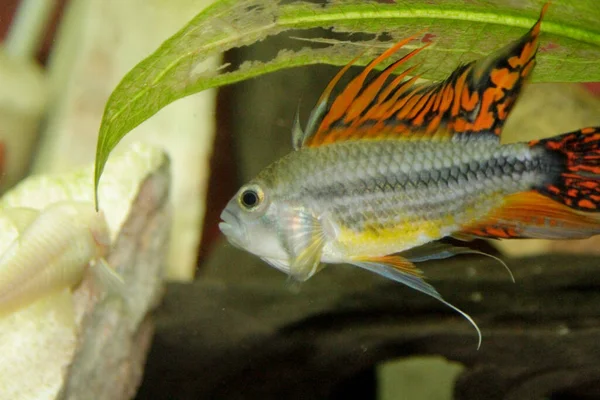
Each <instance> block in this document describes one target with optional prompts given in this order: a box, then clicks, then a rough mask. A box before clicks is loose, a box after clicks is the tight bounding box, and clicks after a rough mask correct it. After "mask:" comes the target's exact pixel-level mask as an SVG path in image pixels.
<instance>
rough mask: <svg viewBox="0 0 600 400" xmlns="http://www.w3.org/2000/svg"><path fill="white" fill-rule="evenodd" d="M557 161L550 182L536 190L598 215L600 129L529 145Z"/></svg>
mask: <svg viewBox="0 0 600 400" xmlns="http://www.w3.org/2000/svg"><path fill="white" fill-rule="evenodd" d="M529 145H530V146H531V147H532V148H533V149H536V148H540V147H541V148H544V149H545V150H546V151H547V152H548V155H549V156H550V157H554V158H555V159H556V164H557V171H556V172H555V176H553V177H552V180H551V181H550V182H549V183H547V184H545V185H543V186H541V187H539V188H536V190H537V191H538V192H539V193H541V194H543V195H545V196H548V197H550V198H551V199H553V200H555V201H557V202H559V203H561V204H564V205H566V206H568V207H569V208H572V209H574V210H579V211H584V212H600V126H598V127H590V128H583V129H580V130H577V131H573V132H569V133H565V134H563V135H559V136H556V137H552V138H548V139H543V140H534V141H532V142H529Z"/></svg>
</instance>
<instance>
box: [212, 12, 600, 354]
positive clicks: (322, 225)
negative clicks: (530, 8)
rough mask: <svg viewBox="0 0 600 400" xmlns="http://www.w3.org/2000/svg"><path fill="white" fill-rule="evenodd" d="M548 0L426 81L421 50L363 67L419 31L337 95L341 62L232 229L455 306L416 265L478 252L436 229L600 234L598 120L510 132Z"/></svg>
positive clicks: (235, 237) (293, 271)
mask: <svg viewBox="0 0 600 400" xmlns="http://www.w3.org/2000/svg"><path fill="white" fill-rule="evenodd" d="M547 6H548V5H546V6H544V8H543V10H542V13H541V15H540V18H539V20H538V21H537V23H536V24H535V25H534V26H533V27H532V28H531V29H530V30H529V32H527V34H525V35H524V36H523V37H522V38H520V39H519V40H517V41H515V42H514V43H512V44H510V45H509V46H507V47H505V48H503V49H501V50H499V51H498V52H496V53H494V54H492V55H491V56H489V57H487V58H485V59H483V60H479V61H474V62H471V63H469V64H466V65H463V66H460V67H458V68H457V69H456V70H455V71H454V72H453V73H452V74H451V75H450V76H449V77H448V78H447V79H446V80H445V81H443V82H439V83H434V84H429V83H427V84H418V83H417V82H416V80H417V79H418V76H414V75H413V76H412V77H411V78H407V76H408V75H409V74H411V73H412V72H413V69H414V68H409V69H408V70H406V71H404V72H403V73H401V74H399V75H398V76H397V77H395V78H393V79H389V78H390V76H391V74H392V73H393V72H394V71H395V70H396V69H397V68H398V67H399V66H400V65H402V64H403V63H404V62H405V61H406V60H408V59H409V58H411V57H413V56H414V55H416V54H417V53H419V52H420V51H421V50H422V49H423V48H418V49H416V50H413V51H412V52H410V53H408V54H407V55H405V56H404V57H402V58H401V59H399V60H398V61H396V62H394V63H392V64H391V65H389V66H388V67H387V68H386V69H384V70H383V71H381V72H379V73H378V74H377V75H376V76H375V77H374V78H372V79H371V80H369V81H367V76H368V75H369V73H370V72H372V70H373V69H374V68H375V67H376V66H377V65H379V64H380V63H381V62H383V61H384V60H386V59H388V58H389V57H390V56H391V55H393V54H394V53H395V52H396V51H397V50H398V49H399V48H401V47H402V46H404V45H406V44H407V43H408V42H409V41H411V40H412V39H413V38H408V39H405V40H402V41H401V42H400V43H398V44H396V45H395V46H393V47H392V48H390V49H389V50H387V51H385V52H384V53H383V54H382V55H380V56H379V57H377V58H376V59H375V60H374V61H372V62H371V63H370V64H369V65H368V66H367V67H366V68H365V69H364V70H363V71H362V72H361V73H360V74H359V75H358V76H356V77H355V78H354V79H353V80H352V81H351V82H350V83H349V84H348V85H347V86H346V87H345V88H344V89H343V90H342V92H341V93H340V94H339V95H338V96H337V97H336V98H335V99H334V100H333V101H330V95H331V93H332V91H333V88H334V86H335V85H336V83H337V82H338V80H339V79H340V77H341V76H342V75H343V74H344V73H345V72H346V71H347V70H348V68H349V67H350V65H351V64H352V63H350V64H349V65H348V66H346V67H345V68H343V69H342V70H341V71H340V72H339V73H338V74H337V75H336V76H335V78H334V79H333V80H332V81H331V83H330V84H329V85H328V87H327V88H326V90H325V92H324V94H323V95H322V96H321V98H320V99H319V101H318V103H317V105H316V107H315V109H314V110H313V112H312V114H311V116H310V118H309V120H308V123H307V127H306V129H305V130H302V129H301V128H300V124H299V121H298V118H297V117H296V122H295V125H294V128H293V144H294V147H295V150H296V151H294V152H292V153H290V154H288V155H287V156H285V157H283V158H282V159H280V160H278V161H276V162H275V163H273V164H272V165H270V166H268V167H267V168H266V169H265V170H263V171H262V172H261V173H260V174H259V175H258V176H257V177H256V178H255V179H253V180H252V181H251V182H249V183H248V184H246V185H244V186H243V187H242V188H241V189H240V190H239V191H238V193H237V194H236V195H235V196H234V197H233V199H232V200H231V201H230V202H229V204H228V205H227V207H226V208H225V210H224V211H223V213H222V215H221V218H222V220H223V222H222V223H221V224H220V225H219V226H220V228H221V231H222V232H223V233H224V234H225V235H226V236H227V238H228V240H229V241H230V242H231V243H232V244H234V245H236V246H238V247H240V248H242V249H245V250H247V251H249V252H251V253H253V254H256V255H257V256H259V257H261V258H262V259H263V260H265V261H266V262H267V263H269V264H270V265H272V266H274V267H275V268H278V269H280V270H281V271H284V272H286V273H288V274H289V275H291V276H292V277H294V278H296V279H298V280H302V281H303V280H306V279H308V278H310V277H311V276H312V275H314V274H315V273H316V272H317V271H318V270H319V269H321V268H322V266H323V264H324V263H349V264H353V265H356V266H358V267H361V268H364V269H367V270H369V271H372V272H375V273H377V274H380V275H383V276H385V277H387V278H390V279H393V280H395V281H398V282H401V283H404V284H406V285H408V286H410V287H412V288H414V289H417V290H420V291H422V292H424V293H426V294H428V295H430V296H433V297H435V298H436V299H438V300H440V301H442V302H443V303H445V304H447V305H449V306H450V307H452V308H453V309H455V310H457V311H459V312H460V313H461V314H462V315H463V316H465V317H466V318H467V319H468V320H469V321H470V322H471V323H472V324H473V325H474V326H475V328H476V329H477V333H478V334H479V343H481V334H480V332H479V329H478V328H477V325H476V324H475V322H474V321H473V320H472V319H471V318H470V317H469V316H468V315H467V314H465V313H464V312H462V311H460V310H458V309H457V308H456V307H454V306H452V305H450V304H449V303H447V302H446V301H445V300H443V299H442V297H441V295H440V294H439V293H438V292H437V291H436V290H435V289H434V288H433V287H432V286H431V285H429V284H428V283H426V282H425V281H424V279H423V274H422V273H421V271H419V270H418V269H417V268H416V267H415V265H414V263H415V262H420V261H425V260H431V259H439V258H446V257H450V256H452V255H455V254H459V253H467V252H473V251H471V250H468V249H465V248H459V247H453V246H451V245H447V244H443V243H441V242H438V241H437V240H439V239H442V238H445V237H455V238H459V239H462V240H470V239H473V238H502V239H504V238H545V239H548V238H549V239H568V238H585V237H589V236H592V235H596V234H599V233H600V213H599V211H600V127H593V128H584V129H580V130H578V131H575V132H569V133H565V134H562V135H560V136H557V137H553V138H550V139H544V140H536V141H531V142H528V143H515V144H506V145H502V144H500V133H501V132H502V128H503V125H504V122H505V121H506V118H507V117H508V115H509V114H510V111H511V109H512V107H513V105H514V103H515V100H516V99H517V97H518V95H519V92H520V91H521V88H522V86H523V83H524V81H525V80H526V79H527V77H528V75H529V74H530V73H531V71H532V70H533V67H534V65H535V55H536V51H537V47H538V38H539V34H540V26H541V20H542V18H543V16H544V13H545V11H546V9H547Z"/></svg>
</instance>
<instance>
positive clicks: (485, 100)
mask: <svg viewBox="0 0 600 400" xmlns="http://www.w3.org/2000/svg"><path fill="white" fill-rule="evenodd" d="M548 6H549V3H547V4H546V5H545V6H544V7H543V9H542V11H541V13H540V17H539V19H538V21H537V22H536V24H535V25H534V26H533V27H532V28H531V29H530V30H529V31H528V32H527V33H526V34H525V35H524V36H523V37H521V38H520V39H518V40H517V41H515V42H513V43H511V44H510V45H508V46H506V47H505V48H503V49H501V50H499V51H497V52H495V53H493V54H492V55H490V56H488V57H486V58H484V59H481V60H478V61H473V62H471V63H469V64H466V65H462V66H460V67H458V68H457V69H456V70H455V71H454V72H453V73H452V74H451V75H450V76H449V77H448V78H447V79H446V80H444V81H442V82H437V83H433V84H417V83H416V80H417V79H418V78H419V75H418V74H415V73H414V72H415V66H412V67H410V68H408V69H406V70H405V71H404V72H402V73H400V74H399V75H398V76H397V77H395V78H394V79H393V80H392V81H391V82H389V83H388V78H389V77H390V75H391V74H392V73H393V72H394V71H395V70H396V69H397V68H398V67H400V65H402V64H404V63H406V62H407V61H408V60H409V59H410V58H412V57H414V56H415V55H417V54H418V53H419V52H421V51H422V50H423V49H425V48H426V47H427V46H428V44H429V43H427V44H425V45H424V46H421V47H418V48H416V49H414V50H412V51H411V52H409V53H407V54H406V55H404V56H403V57H402V58H400V59H399V60H397V61H395V62H393V63H392V64H390V65H389V66H388V67H387V68H386V69H384V70H383V71H381V72H379V73H378V74H377V75H376V76H375V77H374V78H373V79H371V80H370V81H367V77H368V75H369V74H370V73H371V72H372V71H373V70H374V69H375V68H376V67H377V66H378V65H380V64H381V63H383V62H384V61H386V60H387V59H389V58H390V57H391V56H392V55H393V54H395V53H396V52H397V51H398V50H400V49H401V48H402V47H404V46H406V45H407V44H408V43H409V42H411V41H413V40H416V39H417V38H418V36H419V35H420V34H417V35H413V36H411V37H409V38H406V39H404V40H402V41H400V42H398V43H397V44H395V45H394V46H393V47H391V48H390V49H388V50H386V51H385V52H384V53H382V54H381V55H380V56H379V57H377V58H375V59H374V60H373V61H371V62H370V63H369V64H368V65H367V66H366V67H365V68H364V69H363V71H362V72H361V73H360V74H359V75H358V76H356V77H355V78H354V79H352V80H351V81H350V83H349V84H348V85H347V86H346V87H345V88H344V89H343V90H342V91H341V93H340V94H339V95H337V96H336V97H335V99H334V100H333V101H332V102H331V103H330V102H329V98H330V96H331V93H332V91H333V89H334V87H335V85H336V84H337V83H338V82H339V80H340V78H341V77H342V75H344V74H345V73H346V72H347V70H348V69H349V68H350V66H351V65H352V64H353V63H354V62H355V61H356V59H354V60H353V61H351V62H350V63H349V64H348V65H346V66H345V67H344V68H343V69H342V70H341V71H340V72H339V73H338V74H337V75H336V76H335V77H334V78H333V79H332V81H331V82H330V83H329V85H328V86H327V88H326V89H325V91H324V92H323V94H322V95H321V97H320V99H319V101H318V102H317V106H316V107H315V109H314V110H313V112H312V114H311V117H310V118H309V121H308V124H307V129H306V132H302V134H303V135H302V136H303V137H302V140H301V145H302V146H308V147H317V146H322V145H326V144H330V143H334V142H340V141H347V140H361V139H379V138H399V137H408V136H410V137H411V138H424V137H429V138H431V137H433V136H436V137H449V136H450V135H452V134H455V133H470V134H473V133H483V134H489V135H490V137H492V138H495V140H497V139H498V137H499V135H500V133H501V131H502V128H503V126H504V122H505V120H506V118H507V117H508V114H509V113H510V111H511V109H512V106H513V104H514V102H515V101H516V99H517V97H518V95H519V93H520V91H521V87H522V85H523V82H524V81H525V80H526V79H527V78H528V76H529V74H530V72H531V70H532V69H533V67H534V65H535V54H536V51H537V47H538V37H539V33H540V26H541V21H542V18H543V16H544V14H545V13H546V10H547V8H548ZM408 75H411V77H409V78H407V76H408Z"/></svg>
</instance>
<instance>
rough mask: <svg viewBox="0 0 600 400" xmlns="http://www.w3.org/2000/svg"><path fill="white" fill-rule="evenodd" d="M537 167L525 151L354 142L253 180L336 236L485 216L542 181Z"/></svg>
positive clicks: (477, 144) (282, 163)
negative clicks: (326, 221)
mask: <svg viewBox="0 0 600 400" xmlns="http://www.w3.org/2000/svg"><path fill="white" fill-rule="evenodd" d="M434 160H441V162H437V163H436V162H434ZM544 160H545V159H544V157H542V154H541V153H540V154H539V155H536V154H534V152H532V151H531V149H530V148H529V147H528V146H527V145H526V144H513V145H504V146H500V145H499V144H497V143H496V142H494V141H482V140H469V139H468V138H465V139H463V140H453V141H430V142H425V141H417V140H383V141H381V140H380V141H367V142H364V141H361V142H358V141H357V142H344V143H335V144H331V145H327V146H322V147H318V148H309V149H302V150H300V151H297V152H293V153H290V154H289V155H288V156H286V157H284V158H283V159H281V160H279V161H278V162H277V163H275V164H273V166H272V167H271V168H267V169H265V170H264V171H263V172H262V173H261V174H260V175H258V176H257V178H256V181H257V182H263V183H264V184H265V185H266V186H268V187H271V189H272V191H273V194H272V196H273V200H274V201H278V200H279V199H282V198H285V199H286V200H287V201H289V202H291V203H298V204H303V203H305V202H307V201H308V202H309V203H310V204H312V205H313V207H314V212H315V213H316V214H317V215H320V214H323V213H327V215H330V216H331V218H332V220H333V222H334V224H336V225H337V226H339V227H341V228H342V229H344V228H347V229H349V230H351V231H353V232H355V233H361V232H363V231H365V230H367V231H369V232H371V233H375V234H377V233H379V234H383V233H384V232H386V231H389V230H390V229H392V230H396V231H398V233H402V231H403V230H404V229H406V225H407V224H408V223H414V222H415V221H419V220H428V221H442V220H444V218H445V217H451V218H452V219H453V220H454V221H455V223H456V224H464V223H468V222H469V221H471V220H473V219H474V218H477V217H479V216H481V215H484V214H485V213H487V212H488V211H489V210H490V209H491V208H492V207H493V206H494V205H497V204H498V203H499V202H500V201H501V200H502V198H503V197H504V196H506V195H508V194H511V193H517V192H520V191H524V190H528V189H530V188H531V187H532V186H533V185H534V184H536V183H538V182H540V180H544V179H545V174H546V171H547V170H548V169H549V166H548V165H547V164H548V162H545V161H544ZM478 204H479V206H477V205H478ZM486 205H487V206H486ZM473 209H479V212H473ZM446 219H447V218H446ZM387 233H389V232H387ZM431 239H432V238H429V240H431ZM351 242H352V243H353V244H355V243H354V241H351ZM377 246H378V245H377ZM396 247H397V245H396Z"/></svg>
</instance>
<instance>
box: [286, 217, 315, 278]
mask: <svg viewBox="0 0 600 400" xmlns="http://www.w3.org/2000/svg"><path fill="white" fill-rule="evenodd" d="M282 223H283V227H284V230H285V233H284V234H285V242H286V250H287V251H288V255H289V272H288V273H289V275H290V276H292V277H293V278H294V279H296V280H299V281H305V280H307V279H308V278H310V277H311V276H313V275H314V274H315V273H316V272H317V271H318V270H319V269H320V264H321V255H322V253H323V246H324V245H325V232H324V231H323V229H322V226H321V222H320V221H319V219H318V218H317V217H316V216H314V215H313V214H312V213H310V212H308V211H304V210H302V209H291V210H290V211H289V213H288V215H287V218H285V220H284V221H282ZM279 264H281V263H279ZM276 268H278V267H277V266H276Z"/></svg>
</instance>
